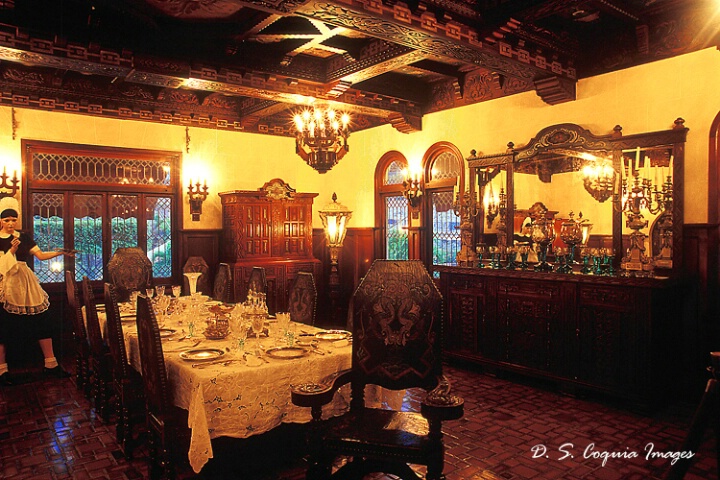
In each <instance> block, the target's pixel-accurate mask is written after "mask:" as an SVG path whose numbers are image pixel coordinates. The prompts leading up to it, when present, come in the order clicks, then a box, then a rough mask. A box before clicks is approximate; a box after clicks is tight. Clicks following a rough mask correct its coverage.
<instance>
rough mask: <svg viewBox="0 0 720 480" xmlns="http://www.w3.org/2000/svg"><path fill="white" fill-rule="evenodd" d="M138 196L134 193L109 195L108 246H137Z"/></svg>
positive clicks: (113, 250)
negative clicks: (109, 242)
mask: <svg viewBox="0 0 720 480" xmlns="http://www.w3.org/2000/svg"><path fill="white" fill-rule="evenodd" d="M137 214H138V198H137V196H135V195H112V196H111V197H110V241H111V244H110V248H111V251H112V252H113V253H114V252H115V250H117V249H118V248H128V247H137V246H138V219H137Z"/></svg>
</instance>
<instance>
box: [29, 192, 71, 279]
mask: <svg viewBox="0 0 720 480" xmlns="http://www.w3.org/2000/svg"><path fill="white" fill-rule="evenodd" d="M33 232H34V233H33V238H34V240H35V243H37V246H38V247H39V248H40V250H42V251H44V252H51V251H53V250H55V249H56V248H64V247H65V239H64V237H63V233H64V228H63V195H62V194H57V193H43V194H37V195H35V197H34V198H33ZM33 262H34V264H33V265H34V269H35V274H36V275H37V277H38V279H39V280H40V282H42V283H45V282H62V281H63V276H64V270H65V260H64V257H63V256H60V257H56V258H51V259H50V260H38V259H36V258H34V259H33Z"/></svg>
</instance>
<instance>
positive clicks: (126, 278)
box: [107, 247, 153, 302]
mask: <svg viewBox="0 0 720 480" xmlns="http://www.w3.org/2000/svg"><path fill="white" fill-rule="evenodd" d="M107 271H108V276H109V280H110V281H109V283H112V284H113V285H115V288H116V289H117V291H116V293H117V295H118V300H119V301H121V302H125V301H127V300H128V298H130V292H132V291H134V290H137V291H140V292H143V293H144V292H145V290H146V289H147V288H151V287H152V286H153V277H152V272H153V270H152V263H151V262H150V259H149V258H148V257H147V255H146V254H145V252H143V251H142V249H140V248H138V247H127V248H125V247H122V248H118V249H117V250H115V253H114V254H113V256H112V258H111V259H110V261H109V262H108V264H107Z"/></svg>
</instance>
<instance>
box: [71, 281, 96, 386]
mask: <svg viewBox="0 0 720 480" xmlns="http://www.w3.org/2000/svg"><path fill="white" fill-rule="evenodd" d="M65 293H66V295H67V305H68V310H69V314H70V319H71V320H72V325H73V338H74V340H75V348H76V349H77V354H76V355H77V357H76V362H75V377H76V385H77V387H78V389H80V390H85V394H86V395H87V394H89V387H90V370H89V368H90V366H89V360H90V345H89V344H88V337H87V329H86V328H85V321H84V320H83V314H82V303H81V301H80V290H79V289H78V285H77V282H76V281H75V277H74V275H73V273H72V272H71V271H70V270H66V271H65Z"/></svg>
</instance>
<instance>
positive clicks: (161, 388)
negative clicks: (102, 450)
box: [136, 295, 189, 479]
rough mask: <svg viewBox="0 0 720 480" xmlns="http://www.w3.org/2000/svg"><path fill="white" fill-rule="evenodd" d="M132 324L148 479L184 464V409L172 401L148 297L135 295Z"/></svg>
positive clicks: (186, 435) (168, 473) (164, 475)
mask: <svg viewBox="0 0 720 480" xmlns="http://www.w3.org/2000/svg"><path fill="white" fill-rule="evenodd" d="M136 323H137V330H138V343H139V347H140V363H141V365H142V372H141V373H142V380H143V390H144V392H145V415H146V424H147V428H148V441H149V448H150V455H148V461H149V462H150V478H152V479H156V478H173V477H174V474H175V467H176V465H178V462H183V463H187V448H185V444H187V445H188V446H189V429H188V428H187V410H183V409H181V408H178V407H176V406H175V405H174V404H173V398H172V392H171V390H170V384H169V383H168V378H167V370H166V369H165V358H164V357H163V348H162V343H161V339H160V330H159V328H158V324H157V318H156V317H155V312H154V311H153V309H152V305H151V302H150V299H148V298H147V297H146V296H144V295H141V296H139V297H138V304H137V320H136ZM183 449H185V452H184V455H183V451H182V450H183Z"/></svg>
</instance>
